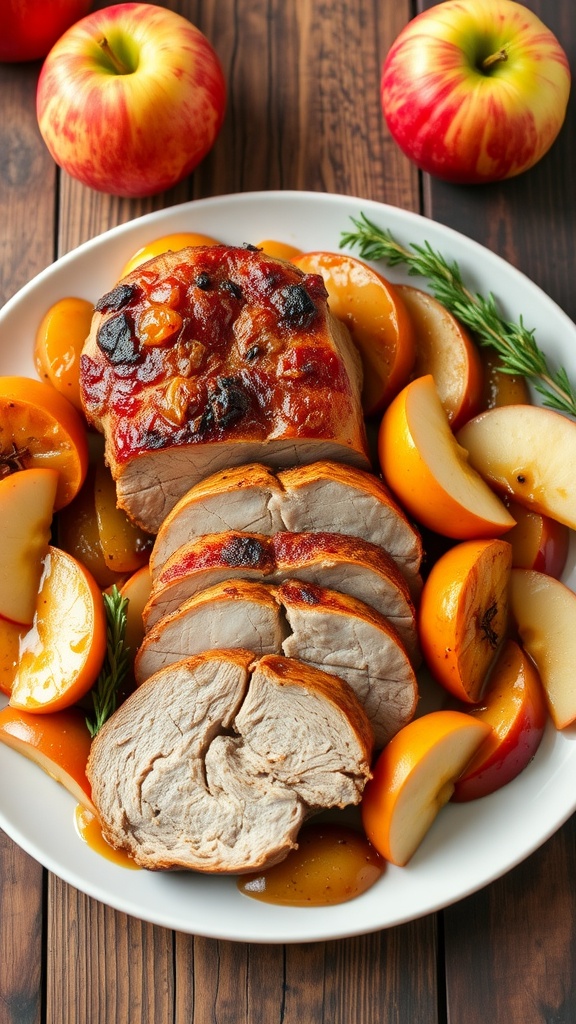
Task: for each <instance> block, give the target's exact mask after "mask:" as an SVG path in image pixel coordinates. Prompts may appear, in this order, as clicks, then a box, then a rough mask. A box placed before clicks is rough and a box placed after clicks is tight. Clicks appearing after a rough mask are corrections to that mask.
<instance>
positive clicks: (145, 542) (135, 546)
mask: <svg viewBox="0 0 576 1024" xmlns="http://www.w3.org/2000/svg"><path fill="white" fill-rule="evenodd" d="M94 507H95V513H96V521H97V523H98V535H99V537H100V546H101V548H102V554H103V556H104V562H105V564H106V566H107V568H108V569H112V571H113V572H117V573H132V572H135V570H136V569H139V568H140V567H141V566H142V565H144V564H145V563H146V562H147V561H148V558H149V555H150V550H151V548H152V541H153V538H152V537H151V536H150V534H149V533H144V531H143V530H141V529H140V527H139V526H135V525H134V523H132V522H131V521H130V520H129V519H128V516H127V515H126V513H125V512H124V511H123V510H122V509H121V508H118V506H117V504H116V484H115V483H114V480H113V479H112V474H111V472H110V470H109V469H108V466H107V465H106V464H105V462H104V460H103V459H101V460H99V461H98V462H97V463H96V469H95V479H94Z"/></svg>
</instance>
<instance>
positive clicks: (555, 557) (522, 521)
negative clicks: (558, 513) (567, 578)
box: [506, 501, 570, 580]
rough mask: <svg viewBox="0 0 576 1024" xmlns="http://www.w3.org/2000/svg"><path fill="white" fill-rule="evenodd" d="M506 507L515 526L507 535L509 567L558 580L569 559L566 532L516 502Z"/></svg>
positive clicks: (543, 516) (564, 527)
mask: <svg viewBox="0 0 576 1024" xmlns="http://www.w3.org/2000/svg"><path fill="white" fill-rule="evenodd" d="M506 505H507V507H508V511H509V512H510V514H511V515H512V516H513V517H514V519H515V520H516V526H513V527H512V529H511V530H509V531H508V533H507V534H506V540H507V541H508V543H509V544H511V545H512V565H513V566H514V567H515V568H516V569H536V570H537V571H538V572H545V573H547V575H548V576H554V577H555V578H556V579H557V580H559V579H560V578H561V576H562V573H563V572H564V569H565V567H566V560H567V558H568V549H569V546H570V530H569V528H568V527H567V526H566V525H565V524H564V523H559V522H557V520H556V519H551V518H550V516H545V515H543V513H542V512H534V511H533V510H532V509H529V508H525V507H524V505H520V504H519V502H517V501H507V502H506Z"/></svg>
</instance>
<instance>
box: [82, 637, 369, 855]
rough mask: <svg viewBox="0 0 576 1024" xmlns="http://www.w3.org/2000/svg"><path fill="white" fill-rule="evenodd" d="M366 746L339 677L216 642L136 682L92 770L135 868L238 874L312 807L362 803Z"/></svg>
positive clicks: (290, 844) (290, 840)
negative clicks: (217, 647) (209, 648)
mask: <svg viewBox="0 0 576 1024" xmlns="http://www.w3.org/2000/svg"><path fill="white" fill-rule="evenodd" d="M371 752H372V732H371V729H370V726H369V724H368V722H367V719H366V715H365V714H364V712H363V710H362V708H361V707H360V705H359V703H358V701H357V699H356V697H355V696H354V693H353V692H352V691H351V689H350V687H349V686H347V684H346V683H343V682H342V681H341V680H339V679H337V678H335V677H334V676H330V675H327V674H325V673H323V672H319V671H317V670H315V669H313V668H310V667H308V666H305V665H302V664H300V663H298V662H294V661H291V660H290V659H288V658H283V657H276V656H274V657H266V658H262V659H261V660H259V661H258V660H255V659H254V655H253V654H252V653H251V652H247V651H240V650H238V651H214V652H208V653H204V654H200V655H198V656H197V657H194V658H189V659H187V660H184V661H180V662H177V663H176V664H173V665H170V666H169V667H167V668H165V669H163V670H162V671H161V672H158V673H157V674H156V675H155V676H153V677H151V678H150V679H149V680H148V681H147V682H146V683H144V685H143V686H141V687H140V688H139V689H138V690H136V691H135V692H134V693H133V694H132V695H131V696H130V697H129V698H128V699H127V700H126V701H125V703H124V704H122V705H121V706H120V708H119V709H118V710H117V711H116V712H115V713H114V715H112V717H111V718H110V719H109V720H108V722H107V723H106V724H105V725H104V727H103V728H102V730H101V731H100V732H99V734H98V735H97V737H96V739H95V740H94V742H93V744H92V750H91V753H90V759H89V762H88V768H87V772H88V777H89V779H90V782H91V785H92V798H93V800H94V803H95V805H96V808H97V811H98V815H99V819H100V823H101V826H102V831H103V833H104V836H105V837H106V839H107V840H108V842H109V843H111V844H112V846H114V847H117V848H121V849H125V850H127V851H128V853H129V854H131V856H132V857H133V858H134V860H135V861H136V863H137V864H139V865H141V866H142V867H144V868H150V869H154V870H159V869H167V868H187V869H193V870H196V871H209V872H221V873H226V872H228V873H234V874H239V873H242V872H247V871H254V870H256V869H261V868H266V867H270V866H271V865H273V864H275V863H277V862H278V861H280V860H282V859H283V858H284V857H285V856H286V854H287V853H288V852H289V851H290V850H291V849H292V848H294V847H295V846H297V836H298V830H299V828H300V825H301V824H302V822H303V820H304V819H305V818H306V817H307V816H308V815H309V814H310V813H311V811H315V810H319V809H320V808H325V807H334V806H338V807H343V806H345V805H347V804H355V803H358V801H359V800H360V797H361V794H362V791H363V788H364V785H365V782H366V780H367V778H368V777H369V774H370V757H371Z"/></svg>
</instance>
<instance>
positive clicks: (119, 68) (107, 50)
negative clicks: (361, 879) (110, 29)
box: [98, 36, 130, 75]
mask: <svg viewBox="0 0 576 1024" xmlns="http://www.w3.org/2000/svg"><path fill="white" fill-rule="evenodd" d="M98 46H100V48H101V49H102V50H103V52H104V54H105V55H106V57H107V58H108V60H109V61H110V63H111V65H112V67H113V68H114V71H116V72H117V74H119V75H129V74H130V68H129V67H128V65H127V64H124V63H123V62H122V61H121V60H120V58H119V57H117V56H116V54H115V53H114V50H113V49H112V47H111V46H110V43H109V42H108V40H107V39H106V36H102V37H101V38H100V39H99V40H98Z"/></svg>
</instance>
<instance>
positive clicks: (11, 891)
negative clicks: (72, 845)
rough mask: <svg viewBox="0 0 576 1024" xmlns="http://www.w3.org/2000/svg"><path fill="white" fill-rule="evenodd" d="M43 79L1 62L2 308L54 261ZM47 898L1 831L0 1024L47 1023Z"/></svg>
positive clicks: (40, 880)
mask: <svg viewBox="0 0 576 1024" xmlns="http://www.w3.org/2000/svg"><path fill="white" fill-rule="evenodd" d="M37 74H38V67H37V65H33V64H28V65H22V66H21V67H16V68H12V67H8V66H6V65H4V66H3V65H1V64H0V96H1V102H2V113H1V115H0V224H1V225H2V227H1V230H0V304H3V303H4V302H5V301H6V300H7V299H9V298H10V297H11V296H12V295H14V294H15V292H17V291H18V289H19V288H21V287H22V285H24V284H25V283H26V282H27V281H28V280H30V278H32V277H34V275H35V274H37V273H38V272H39V271H40V270H43V268H44V267H45V266H47V265H48V264H49V263H50V262H51V261H52V260H53V258H54V227H55V217H56V199H55V184H56V171H55V168H54V165H53V163H52V161H51V159H50V157H49V156H48V153H47V152H46V149H45V147H44V144H43V142H42V140H41V138H40V135H39V132H38V128H37V125H36V117H35V110H34V96H35V89H36V78H37ZM4 343H8V342H7V341H6V339H1V338H0V344H4ZM43 894H44V872H43V870H42V868H41V867H40V865H39V864H38V863H36V862H35V861H33V860H32V858H31V857H29V856H28V855H27V854H26V853H24V852H23V851H22V850H20V849H18V847H16V846H15V845H14V844H13V843H12V842H10V840H8V839H7V837H6V836H5V835H4V834H3V833H0V950H1V951H2V952H1V956H0V1024H40V1021H41V1013H42V1002H43V997H42V981H43V948H42V925H43Z"/></svg>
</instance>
